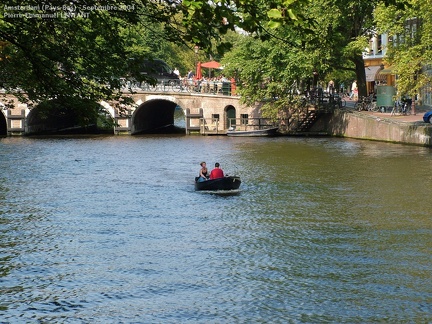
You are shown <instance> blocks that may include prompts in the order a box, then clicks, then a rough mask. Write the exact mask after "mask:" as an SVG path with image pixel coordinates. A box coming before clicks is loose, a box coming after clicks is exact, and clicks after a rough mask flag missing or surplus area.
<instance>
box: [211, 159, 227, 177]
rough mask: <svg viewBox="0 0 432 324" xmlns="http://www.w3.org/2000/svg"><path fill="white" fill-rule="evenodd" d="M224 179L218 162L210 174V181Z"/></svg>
mask: <svg viewBox="0 0 432 324" xmlns="http://www.w3.org/2000/svg"><path fill="white" fill-rule="evenodd" d="M223 177H224V172H223V171H222V169H221V168H220V165H219V163H218V162H216V163H215V167H214V169H213V170H212V171H211V172H210V180H213V179H219V178H223Z"/></svg>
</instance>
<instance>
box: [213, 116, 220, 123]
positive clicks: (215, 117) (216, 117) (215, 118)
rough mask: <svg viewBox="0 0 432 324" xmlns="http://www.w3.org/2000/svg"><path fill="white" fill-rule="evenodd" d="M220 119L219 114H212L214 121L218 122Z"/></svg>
mask: <svg viewBox="0 0 432 324" xmlns="http://www.w3.org/2000/svg"><path fill="white" fill-rule="evenodd" d="M218 121H219V114H212V123H216V122H218Z"/></svg>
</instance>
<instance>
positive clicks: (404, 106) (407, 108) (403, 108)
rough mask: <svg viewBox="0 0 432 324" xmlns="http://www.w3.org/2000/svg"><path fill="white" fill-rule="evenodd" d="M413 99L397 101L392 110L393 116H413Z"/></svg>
mask: <svg viewBox="0 0 432 324" xmlns="http://www.w3.org/2000/svg"><path fill="white" fill-rule="evenodd" d="M411 105H412V99H402V100H400V101H399V100H396V101H395V103H394V106H393V109H392V112H391V114H392V115H405V116H406V115H411Z"/></svg>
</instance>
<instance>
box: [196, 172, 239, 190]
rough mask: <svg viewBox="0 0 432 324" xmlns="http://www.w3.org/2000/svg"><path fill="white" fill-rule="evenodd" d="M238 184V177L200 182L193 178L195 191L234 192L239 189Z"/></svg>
mask: <svg viewBox="0 0 432 324" xmlns="http://www.w3.org/2000/svg"><path fill="white" fill-rule="evenodd" d="M240 184H241V180H240V177H236V176H226V177H223V178H218V179H212V180H206V181H201V182H198V177H196V178H195V190H211V191H216V190H235V189H238V188H239V187H240Z"/></svg>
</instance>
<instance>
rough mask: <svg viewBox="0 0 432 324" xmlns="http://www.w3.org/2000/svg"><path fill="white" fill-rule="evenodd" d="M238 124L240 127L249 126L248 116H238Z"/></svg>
mask: <svg viewBox="0 0 432 324" xmlns="http://www.w3.org/2000/svg"><path fill="white" fill-rule="evenodd" d="M240 124H241V125H247V124H249V115H248V114H240Z"/></svg>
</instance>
